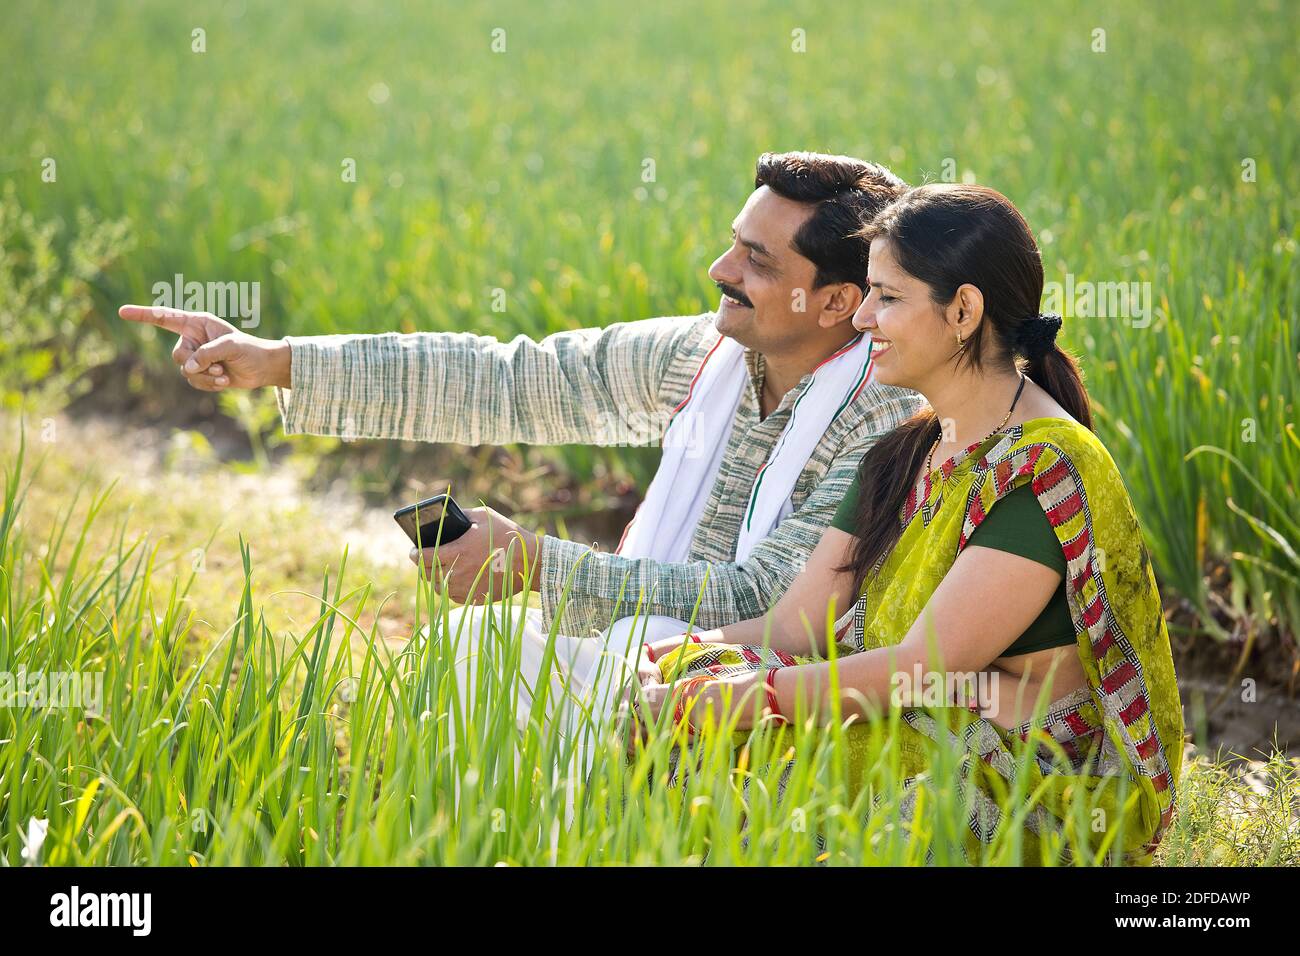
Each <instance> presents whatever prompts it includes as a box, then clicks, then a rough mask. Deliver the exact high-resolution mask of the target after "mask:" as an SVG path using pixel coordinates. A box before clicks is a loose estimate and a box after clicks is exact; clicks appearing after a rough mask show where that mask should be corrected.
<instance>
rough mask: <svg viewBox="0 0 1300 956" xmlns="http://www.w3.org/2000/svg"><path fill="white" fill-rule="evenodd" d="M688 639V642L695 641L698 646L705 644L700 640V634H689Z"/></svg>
mask: <svg viewBox="0 0 1300 956" xmlns="http://www.w3.org/2000/svg"><path fill="white" fill-rule="evenodd" d="M686 637H687V639H688V640H690V641H693V642H694V643H696V644H703V643H704V642H703V641H702V640H700V635H698V634H687V635H686Z"/></svg>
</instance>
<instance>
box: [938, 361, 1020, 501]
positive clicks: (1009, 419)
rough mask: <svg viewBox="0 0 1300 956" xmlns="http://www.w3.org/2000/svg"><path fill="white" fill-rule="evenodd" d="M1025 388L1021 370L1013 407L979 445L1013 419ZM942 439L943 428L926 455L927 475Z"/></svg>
mask: <svg viewBox="0 0 1300 956" xmlns="http://www.w3.org/2000/svg"><path fill="white" fill-rule="evenodd" d="M1024 390H1025V373H1024V372H1021V373H1020V384H1019V385H1018V386H1016V397H1015V398H1013V399H1012V400H1011V407H1010V408H1008V409H1007V414H1006V415H1005V416H1004V417H1003V419H1002V421H1000V422H998V423H997V425H995V426H994V428H993V430H992V431H991V432H989V433H988V434H987V435H985V436H984V437H983V438H981V439H980V440H979V441H978V442H976V444H979V445H982V444H984V442H986V441H988V439H989V438H990V437H991V436H993V435H996V434H997V433H998V432H1000V431H1002V429H1003V428H1004V427H1006V424H1007V422H1009V421H1011V413H1012V412H1014V411H1015V410H1016V405H1017V404H1018V403H1019V402H1020V393H1021V392H1023V391H1024ZM941 441H943V430H942V429H940V431H939V437H938V438H936V439H935V440H934V444H933V445H931V446H930V454H928V455H926V456H925V473H926V475H927V476H928V475H929V474H930V473H931V471H933V469H934V453H935V452H936V451H938V450H939V443H940V442H941Z"/></svg>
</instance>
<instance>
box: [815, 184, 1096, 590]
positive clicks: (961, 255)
mask: <svg viewBox="0 0 1300 956" xmlns="http://www.w3.org/2000/svg"><path fill="white" fill-rule="evenodd" d="M862 236H863V237H864V238H865V239H867V241H868V242H870V241H871V240H873V239H884V240H887V241H888V242H889V248H890V252H891V253H892V254H893V256H894V259H895V260H896V261H897V262H898V264H899V266H900V267H901V268H902V269H903V270H904V271H905V272H907V273H908V275H911V276H914V277H915V278H917V279H920V280H921V281H922V282H924V283H925V284H926V285H927V286H929V287H930V297H931V299H932V300H933V301H934V303H935V304H936V305H938V306H939V307H941V308H943V307H946V306H947V305H948V304H949V303H950V302H952V300H953V297H954V296H955V295H956V294H957V289H958V288H959V287H960V286H962V285H963V284H966V283H970V284H971V285H973V286H975V287H976V288H978V289H979V290H980V292H981V293H982V294H983V296H984V321H983V322H981V323H980V325H979V327H978V328H977V329H976V330H975V332H974V334H973V335H971V337H970V339H968V340H967V345H966V348H965V349H964V351H963V352H962V357H961V359H960V361H962V362H969V363H970V365H971V367H973V368H976V369H978V368H980V367H981V366H982V365H983V363H984V362H997V363H1005V364H1007V365H1008V366H1010V365H1012V364H1016V363H1017V362H1018V363H1019V365H1020V367H1021V368H1022V369H1023V370H1024V372H1025V374H1026V375H1028V376H1029V377H1030V378H1031V379H1033V380H1034V382H1036V383H1037V384H1038V385H1039V386H1041V387H1042V388H1043V390H1044V391H1046V392H1047V393H1048V394H1049V395H1051V396H1052V398H1054V399H1055V400H1056V401H1057V403H1058V404H1060V406H1061V407H1062V408H1064V409H1065V410H1066V411H1067V412H1069V413H1070V415H1071V416H1072V417H1073V418H1075V419H1076V420H1077V421H1079V422H1080V423H1081V424H1083V425H1085V426H1086V427H1088V428H1092V413H1091V411H1090V409H1089V407H1088V393H1087V391H1086V390H1085V389H1084V387H1083V380H1082V379H1081V378H1080V376H1079V367H1078V366H1077V365H1076V364H1075V362H1074V359H1073V358H1072V357H1071V356H1070V355H1069V354H1068V353H1066V352H1064V351H1062V350H1061V348H1060V347H1059V346H1058V345H1056V344H1055V341H1054V339H1053V338H1052V335H1051V334H1050V332H1054V331H1055V328H1054V327H1051V329H1050V332H1049V333H1048V334H1047V336H1046V338H1047V340H1048V341H1042V339H1043V328H1044V322H1045V321H1046V320H1044V319H1042V318H1040V317H1039V311H1038V310H1039V304H1040V301H1041V300H1042V297H1043V261H1042V256H1041V255H1040V253H1039V251H1038V244H1037V243H1036V242H1035V241H1034V236H1033V233H1032V232H1030V231H1029V224H1028V223H1026V222H1025V219H1024V217H1023V216H1021V215H1020V212H1019V211H1018V210H1017V209H1016V207H1015V206H1013V205H1012V204H1011V201H1010V200H1009V199H1007V198H1006V197H1005V196H1003V195H1002V194H1001V193H999V192H998V191H996V190H994V189H989V188H988V187H986V186H970V185H964V184H956V183H932V184H930V185H926V186H920V187H918V188H916V189H913V190H910V191H909V192H907V193H906V194H904V195H903V197H902V198H901V199H899V200H898V201H897V202H896V203H894V204H893V205H891V206H888V207H887V208H885V209H884V210H882V211H881V212H880V214H879V215H877V216H876V218H875V219H873V220H872V221H871V222H870V223H869V224H868V225H867V226H865V227H864V228H863V230H862ZM939 433H940V426H939V420H938V418H937V417H936V416H935V414H934V412H933V411H932V410H930V409H926V410H925V411H923V412H920V413H918V414H917V415H915V416H913V417H912V418H911V419H909V420H908V421H906V422H904V423H903V424H902V425H900V426H899V427H898V428H896V429H894V430H893V431H892V432H890V433H889V434H887V435H885V436H884V437H883V438H882V439H881V440H880V441H879V442H877V443H876V444H875V445H874V446H873V447H872V448H871V450H870V451H868V452H867V454H866V456H865V457H864V458H863V459H862V464H861V466H860V467H859V469H858V510H857V514H856V516H855V520H854V527H855V529H856V531H855V534H856V537H857V541H856V542H855V543H854V546H853V550H852V551H851V553H850V558H849V562H848V564H846V565H845V566H844V567H842V568H839V569H837V570H839V571H841V572H852V573H853V576H854V580H855V581H856V582H857V584H858V586H861V584H862V582H863V581H864V580H866V578H867V576H868V575H869V574H871V573H872V572H873V571H874V570H875V569H876V567H877V565H878V564H880V563H881V562H882V561H883V560H884V558H885V557H886V556H887V555H888V554H889V552H890V551H891V550H893V547H894V545H895V544H897V543H898V539H899V536H900V535H901V534H902V532H903V526H902V523H901V522H900V520H899V515H900V512H901V511H902V509H903V506H904V505H905V504H906V502H907V495H908V492H910V491H911V489H912V486H913V484H914V483H915V481H916V475H917V473H918V472H919V471H920V470H921V467H922V465H923V464H924V462H925V457H926V454H927V453H928V452H929V450H930V446H931V445H933V444H934V442H935V439H937V438H938V437H939Z"/></svg>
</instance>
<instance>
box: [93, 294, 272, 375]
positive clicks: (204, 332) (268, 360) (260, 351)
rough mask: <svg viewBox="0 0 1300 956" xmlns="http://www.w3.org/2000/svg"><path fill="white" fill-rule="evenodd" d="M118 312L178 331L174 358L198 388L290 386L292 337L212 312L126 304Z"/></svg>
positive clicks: (126, 317) (132, 318)
mask: <svg viewBox="0 0 1300 956" xmlns="http://www.w3.org/2000/svg"><path fill="white" fill-rule="evenodd" d="M117 314H118V315H119V316H121V317H122V318H123V319H125V320H126V321H128V322H143V323H146V324H148V325H156V326H158V328H160V329H166V330H167V331H168V332H175V333H176V334H177V335H178V336H180V338H178V339H177V340H176V347H175V348H173V349H172V361H173V362H175V363H176V364H177V365H178V366H180V370H181V374H182V375H184V376H185V380H186V381H187V382H189V383H190V384H191V385H193V386H194V387H195V388H197V389H199V390H200V391H203V392H219V391H221V390H222V389H225V388H261V387H263V386H265V385H279V386H281V387H282V388H289V387H290V386H291V383H292V377H291V374H290V373H291V369H290V353H289V343H288V342H285V341H283V340H278V341H277V340H275V339H259V338H258V337H257V336H255V335H249V334H248V333H247V332H241V331H240V330H239V329H237V328H235V327H234V326H233V325H231V324H230V323H229V322H227V321H225V320H224V319H220V318H217V316H215V315H213V314H211V313H210V312H185V311H183V310H181V309H165V308H162V307H161V306H156V305H124V306H122V307H121V308H120V309H118V310H117Z"/></svg>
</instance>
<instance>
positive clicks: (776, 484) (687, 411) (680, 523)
mask: <svg viewBox="0 0 1300 956" xmlns="http://www.w3.org/2000/svg"><path fill="white" fill-rule="evenodd" d="M870 377H871V337H870V336H869V335H859V336H858V337H857V338H855V339H854V340H853V341H851V342H849V343H848V344H847V345H845V346H844V347H843V348H841V349H840V350H839V351H837V352H836V353H835V354H834V355H832V356H830V357H829V358H827V359H826V360H825V361H823V362H822V363H821V364H820V365H818V366H817V367H816V368H815V369H813V372H812V381H811V382H809V383H808V387H807V388H806V389H805V390H804V392H803V394H801V395H800V396H799V398H798V399H797V400H796V401H795V403H794V407H793V408H792V409H791V411H790V420H789V422H787V423H786V426H785V430H784V431H783V432H782V433H781V436H780V438H778V439H777V441H776V445H775V446H774V447H773V449H772V452H771V454H770V455H768V458H767V461H766V462H765V463H764V464H763V467H762V468H760V469H759V471H758V475H757V477H756V478H755V479H754V487H753V488H752V489H751V490H750V494H749V500H748V501H747V502H746V504H745V516H744V519H743V521H742V523H741V526H740V539H739V540H738V541H737V543H736V561H737V562H738V563H739V562H743V561H745V560H746V559H747V558H748V557H749V555H750V552H752V551H753V550H754V547H755V546H756V545H757V544H758V543H759V542H760V541H762V540H763V539H764V538H766V537H767V536H768V535H769V534H771V533H772V531H773V530H774V529H775V528H776V526H777V525H778V524H780V523H781V522H782V521H784V520H785V518H786V517H788V516H789V515H790V514H791V513H792V512H793V511H794V506H793V504H792V503H791V500H790V498H791V495H792V494H793V493H794V486H795V482H796V481H798V479H799V475H800V473H801V472H802V471H803V469H804V466H805V465H807V463H808V458H809V456H811V455H812V453H813V449H815V448H816V447H817V443H818V442H819V441H821V439H822V436H823V435H824V434H825V433H826V429H827V428H829V427H830V424H831V422H833V421H834V420H835V418H836V417H837V416H838V415H839V413H840V412H841V411H842V410H843V409H844V408H845V407H847V406H848V405H849V403H850V402H852V401H853V400H854V399H855V398H857V397H858V395H859V394H860V393H861V392H862V389H863V388H864V387H865V386H866V383H867V381H868V380H869V379H870ZM748 381H749V372H748V369H746V367H745V349H744V346H742V345H741V344H740V343H739V342H737V341H736V340H735V339H731V338H728V337H726V336H723V337H722V338H720V339H719V340H718V343H717V344H716V345H715V346H714V347H713V348H712V349H711V350H710V351H709V353H708V354H707V355H706V356H705V357H704V360H703V361H702V362H701V363H700V367H699V369H697V370H696V372H695V377H694V378H693V379H692V380H691V385H690V389H689V390H688V392H687V395H686V398H685V399H684V400H683V401H682V403H681V404H680V405H678V406H677V408H676V409H675V410H674V412H673V417H672V418H671V419H670V420H669V422H668V427H667V429H666V430H665V432H664V438H663V448H664V451H663V458H662V459H661V460H660V462H659V470H658V471H656V472H655V476H654V480H653V481H651V482H650V488H649V489H648V490H647V491H646V496H645V501H644V502H642V504H641V507H639V508H638V509H637V511H636V514H635V515H634V516H633V518H632V521H631V523H630V524H629V525H628V526H627V529H626V530H625V531H624V532H623V540H622V541H620V542H619V546H618V552H617V553H618V554H620V555H622V556H624V557H629V558H653V559H654V560H656V561H662V562H666V563H671V564H680V563H682V562H685V561H687V560H688V559H689V556H690V550H691V540H692V539H693V538H694V536H695V529H696V527H697V526H698V525H699V523H700V515H701V514H703V512H704V506H705V503H706V502H707V501H708V500H709V495H710V493H711V492H712V491H713V485H714V482H715V481H716V480H717V477H718V469H719V467H721V465H722V456H723V452H724V451H725V450H726V447H727V441H728V439H729V438H730V437H731V428H732V426H733V425H734V424H735V420H736V409H737V408H739V406H740V399H741V396H742V395H743V394H744V390H745V388H746V386H747V384H748Z"/></svg>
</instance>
